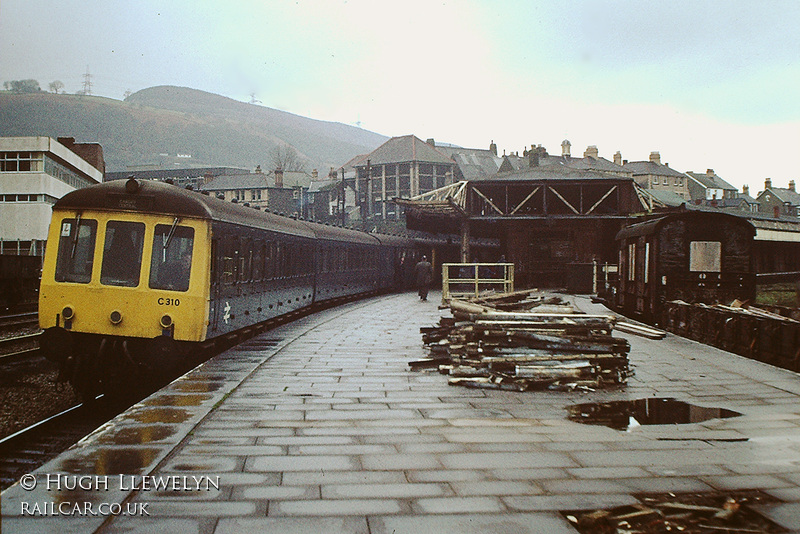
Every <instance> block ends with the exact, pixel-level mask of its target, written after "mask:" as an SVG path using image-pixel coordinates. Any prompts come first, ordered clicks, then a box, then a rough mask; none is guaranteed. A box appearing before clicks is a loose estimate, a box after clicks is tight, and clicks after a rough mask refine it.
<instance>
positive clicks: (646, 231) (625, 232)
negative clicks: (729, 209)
mask: <svg viewBox="0 0 800 534" xmlns="http://www.w3.org/2000/svg"><path fill="white" fill-rule="evenodd" d="M709 217H711V218H712V219H717V220H720V221H721V220H729V221H733V222H734V223H736V224H740V225H742V226H745V227H747V228H749V229H750V232H751V233H752V234H753V235H755V233H756V229H755V227H754V226H753V225H752V224H751V223H750V222H749V221H748V220H747V219H745V218H743V217H738V216H736V215H732V214H730V213H723V212H710V211H702V212H701V211H684V212H680V213H670V214H668V215H664V216H662V217H657V218H655V219H649V220H647V221H644V222H640V223H635V224H632V225H630V226H627V227H625V228H623V229H622V230H620V231H619V232H617V236H616V240H617V241H619V240H622V239H627V238H629V237H637V236H642V235H650V234H652V233H654V232H656V231H658V229H659V228H660V227H661V226H662V225H663V224H666V223H667V222H669V221H674V220H679V219H684V220H686V221H687V222H688V223H690V224H691V223H692V222H693V221H697V220H702V222H699V221H698V222H697V224H709V222H708V218H709Z"/></svg>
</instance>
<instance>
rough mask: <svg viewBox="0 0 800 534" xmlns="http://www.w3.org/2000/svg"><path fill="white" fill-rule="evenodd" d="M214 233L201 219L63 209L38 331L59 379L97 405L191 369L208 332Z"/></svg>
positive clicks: (47, 263) (55, 226)
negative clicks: (121, 390) (103, 395)
mask: <svg viewBox="0 0 800 534" xmlns="http://www.w3.org/2000/svg"><path fill="white" fill-rule="evenodd" d="M210 233H211V230H210V222H209V221H208V220H204V219H201V218H190V217H181V216H176V215H172V214H162V213H148V212H142V211H136V210H130V211H127V210H104V209H75V208H74V207H69V206H68V207H64V208H59V206H58V204H57V205H56V207H55V208H54V211H53V218H52V222H51V225H50V234H49V237H48V248H47V252H46V254H45V259H44V265H43V269H42V282H41V287H40V296H39V323H40V326H41V327H42V328H43V329H44V333H43V336H42V343H41V345H42V350H43V351H44V353H45V355H46V356H47V357H48V358H49V359H51V360H53V361H56V362H59V363H60V364H61V374H62V379H64V380H68V381H70V382H71V383H72V384H73V386H74V387H75V389H76V390H78V391H79V392H80V393H81V395H82V396H83V397H84V398H93V397H94V395H95V394H97V393H100V392H108V391H109V390H114V389H115V388H118V387H120V385H121V384H122V385H125V384H127V385H129V386H138V384H130V381H131V380H132V379H134V377H136V376H147V377H158V376H160V375H163V376H164V377H167V376H169V375H170V373H173V372H174V371H175V369H176V368H177V367H179V366H181V364H182V363H186V362H185V360H187V359H191V358H192V357H193V355H192V354H191V352H192V351H196V347H197V343H198V342H202V341H204V340H205V339H206V330H207V326H208V313H209V312H208V310H209V287H210V280H209V276H210V275H209V272H210V269H209V266H210V261H211V258H210V249H211V244H210V241H211V235H210ZM148 380H150V378H148ZM155 381H156V382H157V381H158V380H157V379H155Z"/></svg>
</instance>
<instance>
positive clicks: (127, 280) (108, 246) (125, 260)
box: [100, 221, 144, 287]
mask: <svg viewBox="0 0 800 534" xmlns="http://www.w3.org/2000/svg"><path fill="white" fill-rule="evenodd" d="M143 242H144V224H143V223H135V222H124V221H108V224H107V225H106V242H105V244H104V245H103V265H102V267H101V269H100V283H101V284H103V285H104V286H122V287H136V286H138V285H139V272H140V271H141V270H142V245H143Z"/></svg>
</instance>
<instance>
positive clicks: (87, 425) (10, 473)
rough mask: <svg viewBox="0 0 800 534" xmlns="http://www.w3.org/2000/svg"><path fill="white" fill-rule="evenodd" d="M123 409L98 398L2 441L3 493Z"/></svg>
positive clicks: (0, 487)
mask: <svg viewBox="0 0 800 534" xmlns="http://www.w3.org/2000/svg"><path fill="white" fill-rule="evenodd" d="M122 409H123V408H121V407H115V406H113V405H111V404H110V403H106V402H103V399H102V398H98V399H97V400H96V401H95V402H94V403H91V404H90V405H86V404H78V405H76V406H73V407H71V408H68V409H67V410H64V411H62V412H60V413H58V414H55V415H53V416H51V417H49V418H47V419H45V420H43V421H40V422H38V423H36V424H33V425H31V426H29V427H27V428H25V429H23V430H20V431H19V432H16V433H14V434H11V435H10V436H7V437H5V438H3V439H2V440H0V491H2V490H5V489H6V488H8V487H9V486H11V485H12V484H14V483H15V482H16V481H17V480H19V478H20V477H21V476H22V475H24V474H26V473H30V472H31V471H33V470H35V469H37V468H39V467H41V466H42V465H44V464H45V463H47V462H48V461H50V460H51V459H53V458H55V457H56V456H58V455H59V454H61V453H62V452H64V451H65V450H67V449H68V448H69V447H71V446H72V445H74V444H75V443H77V442H78V441H80V440H81V438H83V437H84V436H86V435H87V434H89V433H90V432H92V431H93V430H95V429H96V428H97V427H99V426H100V425H102V424H103V423H105V422H106V421H108V420H109V419H111V418H112V417H114V416H115V415H117V413H119V412H120V411H121V410H122Z"/></svg>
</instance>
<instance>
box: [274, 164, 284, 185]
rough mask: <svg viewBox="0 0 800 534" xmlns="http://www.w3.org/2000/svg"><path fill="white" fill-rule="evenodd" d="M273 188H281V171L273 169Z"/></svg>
mask: <svg viewBox="0 0 800 534" xmlns="http://www.w3.org/2000/svg"><path fill="white" fill-rule="evenodd" d="M275 187H283V169H281V168H280V167H278V168H277V169H275Z"/></svg>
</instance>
